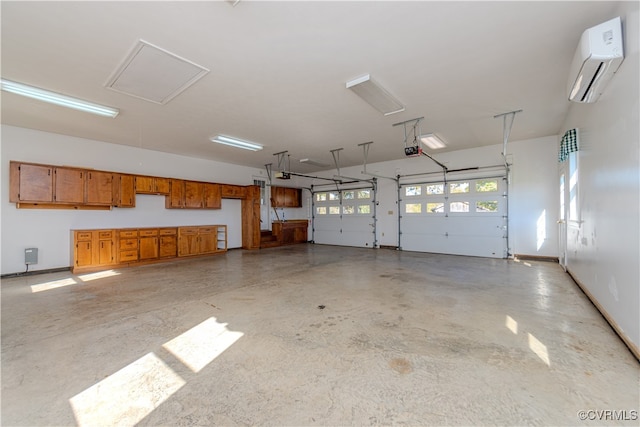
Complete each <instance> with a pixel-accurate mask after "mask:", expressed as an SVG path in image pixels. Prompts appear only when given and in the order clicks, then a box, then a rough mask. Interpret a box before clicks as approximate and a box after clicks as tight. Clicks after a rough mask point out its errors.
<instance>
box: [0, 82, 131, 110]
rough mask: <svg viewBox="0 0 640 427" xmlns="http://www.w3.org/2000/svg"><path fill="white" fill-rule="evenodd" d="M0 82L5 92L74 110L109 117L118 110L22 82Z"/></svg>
mask: <svg viewBox="0 0 640 427" xmlns="http://www.w3.org/2000/svg"><path fill="white" fill-rule="evenodd" d="M0 82H1V86H2V90H4V91H6V92H10V93H15V94H16V95H22V96H26V97H28V98H33V99H37V100H39V101H44V102H49V103H51V104H56V105H61V106H63V107H67V108H73V109H75V110H80V111H84V112H87V113H93V114H97V115H99V116H106V117H111V118H113V117H115V116H117V115H118V113H119V112H120V111H119V110H117V109H115V108H110V107H105V106H104V105H99V104H94V103H92V102H87V101H83V100H82V99H78V98H73V97H71V96H66V95H61V94H59V93H55V92H50V91H48V90H44V89H40V88H37V87H33V86H28V85H24V84H22V83H16V82H12V81H9V80H5V79H2V80H0Z"/></svg>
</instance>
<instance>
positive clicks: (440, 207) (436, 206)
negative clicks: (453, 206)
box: [427, 203, 444, 213]
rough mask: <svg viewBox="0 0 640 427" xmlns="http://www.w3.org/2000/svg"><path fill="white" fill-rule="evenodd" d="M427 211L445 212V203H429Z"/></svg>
mask: <svg viewBox="0 0 640 427" xmlns="http://www.w3.org/2000/svg"><path fill="white" fill-rule="evenodd" d="M427 213H444V203H427Z"/></svg>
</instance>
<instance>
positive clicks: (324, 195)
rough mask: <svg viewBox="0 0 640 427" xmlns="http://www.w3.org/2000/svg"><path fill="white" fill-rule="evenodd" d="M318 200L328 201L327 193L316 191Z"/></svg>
mask: <svg viewBox="0 0 640 427" xmlns="http://www.w3.org/2000/svg"><path fill="white" fill-rule="evenodd" d="M316 201H318V202H326V201H327V193H316Z"/></svg>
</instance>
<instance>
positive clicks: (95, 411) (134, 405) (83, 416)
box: [69, 353, 185, 426]
mask: <svg viewBox="0 0 640 427" xmlns="http://www.w3.org/2000/svg"><path fill="white" fill-rule="evenodd" d="M184 384H185V381H184V380H183V379H182V378H181V377H180V376H179V375H178V374H176V373H175V372H174V371H173V370H172V369H171V368H169V367H168V366H167V365H166V364H165V363H164V362H163V361H162V360H160V359H159V358H158V356H156V355H155V354H154V353H148V354H146V355H145V356H143V357H141V358H140V359H138V360H136V361H135V362H133V363H131V364H130V365H128V366H125V367H124V368H122V369H120V370H119V371H118V372H116V373H114V374H112V375H110V376H108V377H107V378H105V379H104V380H102V381H100V382H99V383H97V384H95V385H93V386H91V387H90V388H88V389H86V390H85V391H83V392H81V393H79V394H77V395H75V396H74V397H72V398H71V399H69V402H70V403H71V408H72V409H73V414H74V416H75V418H76V421H77V423H78V425H79V426H98V425H104V426H106V425H134V424H136V423H138V422H139V421H141V420H142V419H143V418H144V417H146V416H147V415H148V414H150V413H151V411H153V410H154V409H155V408H157V407H158V406H160V404H161V403H162V402H164V401H165V400H167V399H168V398H169V397H170V396H171V395H172V394H173V393H175V392H176V391H178V390H179V389H180V388H181V387H182V386H183V385H184Z"/></svg>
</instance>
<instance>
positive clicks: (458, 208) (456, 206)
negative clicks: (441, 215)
mask: <svg viewBox="0 0 640 427" xmlns="http://www.w3.org/2000/svg"><path fill="white" fill-rule="evenodd" d="M449 212H469V202H451V203H450V204H449Z"/></svg>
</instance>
